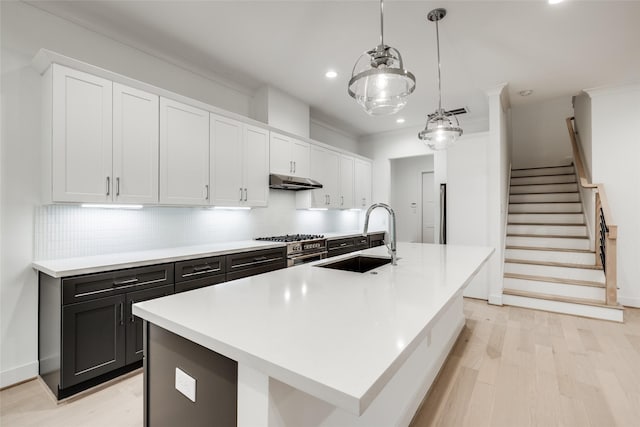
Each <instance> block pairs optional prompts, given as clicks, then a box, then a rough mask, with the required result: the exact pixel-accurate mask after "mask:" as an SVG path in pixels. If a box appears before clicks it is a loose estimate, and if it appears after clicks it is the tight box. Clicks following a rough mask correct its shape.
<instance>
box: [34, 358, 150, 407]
mask: <svg viewBox="0 0 640 427" xmlns="http://www.w3.org/2000/svg"><path fill="white" fill-rule="evenodd" d="M140 368H142V360H140V361H138V362H135V363H132V364H130V365H126V366H123V367H122V368H118V369H114V370H113V371H110V372H107V373H106V374H102V375H100V376H97V377H95V378H91V379H90V380H87V381H85V382H82V383H80V384H76V385H74V386H71V387H67V388H65V389H61V390H60V389H58V393H57V394H56V392H55V391H54V388H53V387H52V384H49V383H48V381H47V378H46V377H42V379H43V380H44V382H45V383H47V385H49V388H51V391H52V392H53V394H54V395H55V396H56V397H57V399H58V400H62V399H66V398H67V397H69V396H73V395H74V394H77V393H80V392H83V391H86V390H89V389H90V388H92V387H95V386H98V385H105V384H104V383H106V382H107V381H111V380H113V379H115V378H117V377H119V376H121V375H124V374H127V373H129V372H132V371H135V370H136V369H140ZM57 386H58V384H57V383H55V385H54V387H57Z"/></svg>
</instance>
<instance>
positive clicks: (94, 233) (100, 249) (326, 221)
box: [34, 191, 362, 260]
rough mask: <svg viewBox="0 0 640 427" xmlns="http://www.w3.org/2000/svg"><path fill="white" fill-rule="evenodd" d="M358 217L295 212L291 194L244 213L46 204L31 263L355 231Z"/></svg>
mask: <svg viewBox="0 0 640 427" xmlns="http://www.w3.org/2000/svg"><path fill="white" fill-rule="evenodd" d="M361 216H362V213H361V212H353V211H306V210H296V209H295V195H294V193H292V192H285V191H271V192H270V195H269V207H267V208H255V209H252V210H248V211H237V210H214V209H209V208H186V207H185V208H183V207H146V208H144V209H140V210H129V209H98V208H82V207H80V206H77V205H47V206H41V207H39V208H37V209H36V215H35V224H34V230H35V245H34V247H35V249H34V250H35V253H34V259H37V260H44V259H58V258H70V257H79V256H91V255H101V254H108V253H115V252H129V251H137V250H146V249H157V248H164V247H172V246H186V245H197V244H203V243H211V242H224V241H232V240H247V239H253V238H254V237H259V236H270V235H276V234H285V233H314V234H316V233H317V234H321V233H326V232H333V231H347V230H355V229H359V228H360V227H361V226H362V221H361Z"/></svg>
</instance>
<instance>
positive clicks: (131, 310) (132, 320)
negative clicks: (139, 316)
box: [129, 300, 135, 323]
mask: <svg viewBox="0 0 640 427" xmlns="http://www.w3.org/2000/svg"><path fill="white" fill-rule="evenodd" d="M134 302H135V301H134V300H131V302H130V303H129V304H130V305H129V313H131V317H130V318H129V321H130V322H131V323H133V322H135V319H134V316H133V303H134Z"/></svg>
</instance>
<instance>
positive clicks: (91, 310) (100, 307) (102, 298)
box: [38, 264, 174, 399]
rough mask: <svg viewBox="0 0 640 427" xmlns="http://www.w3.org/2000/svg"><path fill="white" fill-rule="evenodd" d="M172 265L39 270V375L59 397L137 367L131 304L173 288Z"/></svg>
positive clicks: (136, 323) (138, 326)
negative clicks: (67, 273)
mask: <svg viewBox="0 0 640 427" xmlns="http://www.w3.org/2000/svg"><path fill="white" fill-rule="evenodd" d="M173 279H174V277H173V264H164V265H156V266H149V267H139V268H132V269H126V270H118V271H113V272H108V273H97V274H88V275H83V276H75V277H70V278H64V279H55V278H53V277H50V276H47V275H46V274H43V273H40V280H39V319H38V321H39V334H38V355H39V362H40V376H41V377H42V378H43V380H44V381H45V383H46V384H47V385H48V386H49V388H51V391H52V392H53V393H54V395H55V396H56V397H58V398H59V399H61V398H63V397H66V396H69V395H71V394H74V393H76V392H78V391H81V390H82V389H83V388H88V387H91V386H93V385H95V384H96V383H99V382H101V381H105V380H108V379H110V377H111V376H113V375H116V374H118V373H122V372H124V371H126V370H127V369H128V368H129V370H130V369H133V368H137V367H139V366H140V365H141V360H142V351H143V350H142V347H143V338H142V320H141V319H139V318H137V317H135V316H133V313H132V306H133V304H134V303H135V302H140V301H145V300H148V299H151V298H156V297H160V296H164V295H169V294H172V293H173V292H174V285H173Z"/></svg>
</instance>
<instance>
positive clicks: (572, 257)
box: [505, 249, 596, 265]
mask: <svg viewBox="0 0 640 427" xmlns="http://www.w3.org/2000/svg"><path fill="white" fill-rule="evenodd" d="M505 258H507V259H524V260H529V261H542V262H545V261H546V262H563V263H566V264H582V265H595V262H596V255H595V254H593V253H583V252H563V251H535V250H527V249H507V250H506V251H505Z"/></svg>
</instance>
